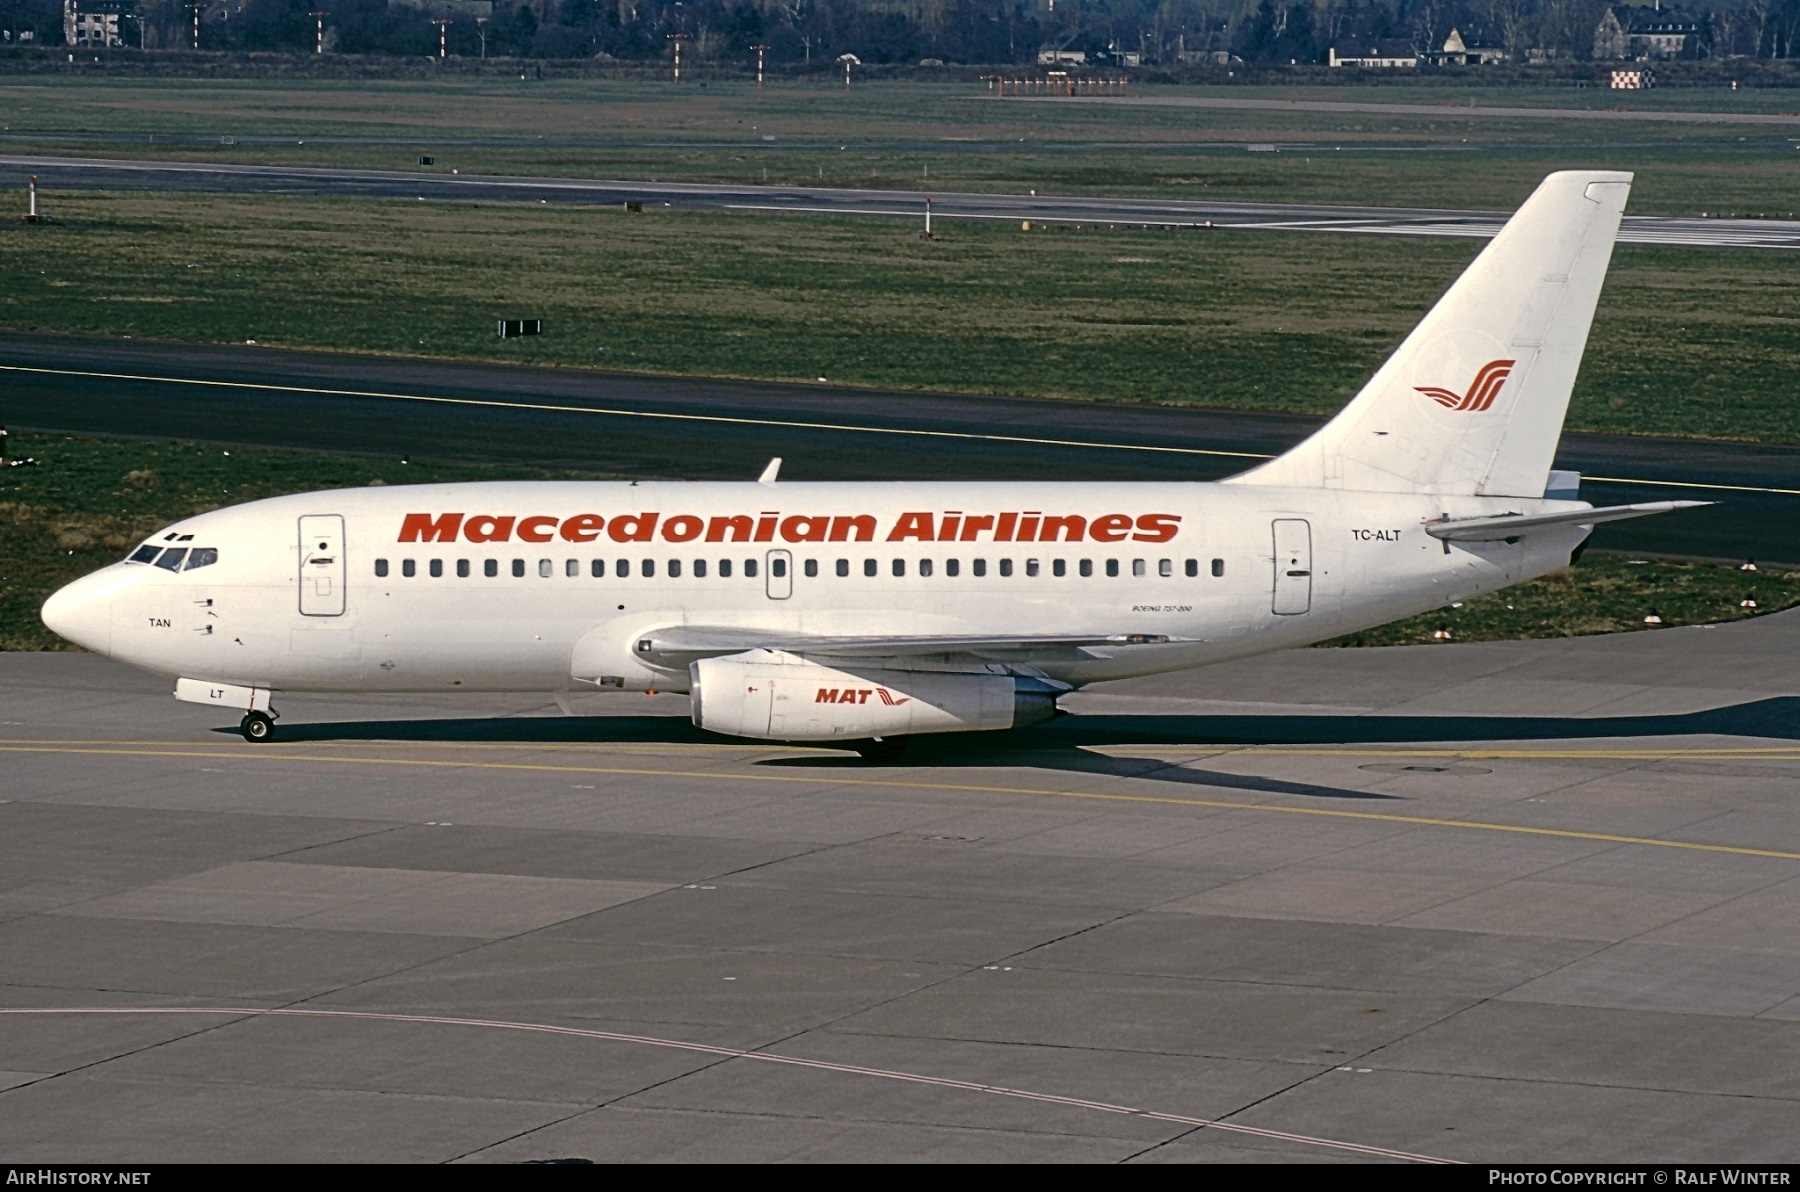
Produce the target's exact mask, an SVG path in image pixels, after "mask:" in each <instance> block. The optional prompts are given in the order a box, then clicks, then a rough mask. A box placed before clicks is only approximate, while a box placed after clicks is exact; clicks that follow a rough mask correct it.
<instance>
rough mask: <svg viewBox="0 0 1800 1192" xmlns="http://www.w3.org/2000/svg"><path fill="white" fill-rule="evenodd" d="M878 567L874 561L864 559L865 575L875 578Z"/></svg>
mask: <svg viewBox="0 0 1800 1192" xmlns="http://www.w3.org/2000/svg"><path fill="white" fill-rule="evenodd" d="M878 566H879V565H878V564H877V563H876V562H875V560H874V559H864V560H863V574H864V575H866V576H868V577H870V578H874V575H875V571H876V568H877V567H878Z"/></svg>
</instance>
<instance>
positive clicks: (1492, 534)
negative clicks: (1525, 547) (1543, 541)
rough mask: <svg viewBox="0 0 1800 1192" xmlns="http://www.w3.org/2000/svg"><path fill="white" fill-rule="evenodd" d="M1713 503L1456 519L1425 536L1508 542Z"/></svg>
mask: <svg viewBox="0 0 1800 1192" xmlns="http://www.w3.org/2000/svg"><path fill="white" fill-rule="evenodd" d="M1712 503H1713V502H1711V501H1644V502H1642V503H1640V504H1637V505H1604V506H1601V507H1599V508H1597V509H1571V510H1568V511H1566V512H1563V513H1533V514H1521V513H1504V514H1501V515H1500V516H1498V517H1453V518H1445V519H1443V520H1440V521H1434V522H1426V523H1425V532H1426V533H1427V534H1430V535H1431V536H1432V537H1433V538H1443V539H1446V540H1448V541H1450V542H1504V541H1506V540H1507V539H1510V538H1519V537H1522V536H1523V535H1525V534H1528V533H1530V532H1531V531H1532V530H1541V529H1543V528H1544V527H1545V526H1589V525H1595V524H1597V523H1599V522H1609V521H1624V520H1625V519H1626V518H1628V517H1649V516H1650V515H1651V514H1653V513H1670V512H1673V511H1674V510H1676V509H1693V508H1695V507H1696V506H1700V505H1711V504H1712Z"/></svg>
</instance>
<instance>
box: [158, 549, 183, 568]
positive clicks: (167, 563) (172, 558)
mask: <svg viewBox="0 0 1800 1192" xmlns="http://www.w3.org/2000/svg"><path fill="white" fill-rule="evenodd" d="M185 558H187V547H185V546H177V547H171V548H170V549H168V550H166V551H164V552H163V553H162V554H160V555H158V556H157V557H156V565H157V566H158V567H161V568H162V569H163V570H164V571H180V570H181V561H182V560H183V559H185Z"/></svg>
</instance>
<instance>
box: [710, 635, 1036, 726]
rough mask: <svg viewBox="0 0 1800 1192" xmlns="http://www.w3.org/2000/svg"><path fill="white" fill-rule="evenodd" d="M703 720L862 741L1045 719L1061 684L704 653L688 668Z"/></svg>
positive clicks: (762, 653)
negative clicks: (1052, 684)
mask: <svg viewBox="0 0 1800 1192" xmlns="http://www.w3.org/2000/svg"><path fill="white" fill-rule="evenodd" d="M688 682H689V698H690V699H691V700H692V701H693V717H694V723H695V724H696V725H697V726H699V727H700V728H703V729H707V730H708V731H711V732H715V733H727V734H729V735H731V736H734V737H760V738H763V739H765V740H773V741H855V740H863V739H867V738H870V737H883V738H886V737H906V736H911V735H913V734H914V733H959V732H976V731H980V730H983V729H1003V728H1014V727H1017V726H1019V725H1025V724H1036V723H1037V722H1038V721H1040V720H1048V719H1050V717H1052V716H1054V715H1055V714H1056V697H1057V696H1058V695H1059V694H1061V692H1060V691H1059V690H1058V689H1057V688H1055V687H1053V686H1051V685H1050V684H1048V683H1044V682H1042V681H1040V680H1036V679H1031V678H1026V677H1020V676H1014V675H994V674H985V673H980V672H970V673H956V672H944V671H899V670H882V669H880V668H877V667H857V668H856V669H855V670H848V669H845V668H843V667H841V666H826V665H824V664H822V663H818V662H813V661H810V660H808V659H805V658H800V657H797V656H795V655H793V654H788V653H785V652H783V651H780V650H750V651H747V652H746V653H743V654H731V655H727V656H725V657H722V658H704V659H701V660H700V661H699V662H696V663H694V664H693V665H692V666H690V667H689V668H688Z"/></svg>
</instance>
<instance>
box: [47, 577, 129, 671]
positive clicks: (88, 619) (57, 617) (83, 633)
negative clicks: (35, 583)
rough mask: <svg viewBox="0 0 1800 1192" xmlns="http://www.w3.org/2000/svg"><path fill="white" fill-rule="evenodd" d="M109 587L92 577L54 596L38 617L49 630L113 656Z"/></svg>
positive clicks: (99, 652)
mask: <svg viewBox="0 0 1800 1192" xmlns="http://www.w3.org/2000/svg"><path fill="white" fill-rule="evenodd" d="M110 588H111V585H110V584H107V583H104V582H102V581H100V579H99V577H98V576H94V575H89V576H84V577H82V578H81V579H78V580H76V581H75V582H74V583H72V584H68V585H66V586H64V587H62V588H59V589H57V590H56V591H55V592H53V593H51V595H50V599H48V600H46V601H44V608H43V611H42V612H41V613H40V614H39V616H40V617H42V618H43V622H44V624H45V625H46V626H48V627H49V629H50V631H51V632H52V633H54V634H56V635H57V636H58V637H62V638H66V639H67V640H69V641H72V642H74V643H75V644H76V645H78V646H82V647H85V648H86V649H89V650H92V651H94V652H95V653H96V654H111V653H112V602H111V600H110V596H111V592H110V591H109V589H110Z"/></svg>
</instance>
